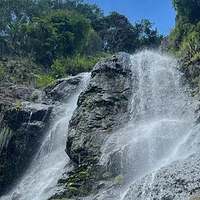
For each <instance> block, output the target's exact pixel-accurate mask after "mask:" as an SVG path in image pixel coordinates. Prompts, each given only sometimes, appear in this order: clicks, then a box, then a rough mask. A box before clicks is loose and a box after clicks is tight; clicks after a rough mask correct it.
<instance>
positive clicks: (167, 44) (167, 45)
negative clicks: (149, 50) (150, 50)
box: [159, 36, 171, 53]
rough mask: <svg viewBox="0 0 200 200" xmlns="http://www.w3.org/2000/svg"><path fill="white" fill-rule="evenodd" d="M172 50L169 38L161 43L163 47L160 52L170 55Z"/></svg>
mask: <svg viewBox="0 0 200 200" xmlns="http://www.w3.org/2000/svg"><path fill="white" fill-rule="evenodd" d="M170 49H171V45H170V42H169V36H166V37H165V38H164V39H163V41H162V42H161V45H160V47H159V51H160V52H161V53H168V52H169V51H170Z"/></svg>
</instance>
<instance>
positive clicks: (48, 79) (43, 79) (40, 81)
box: [34, 74, 55, 88]
mask: <svg viewBox="0 0 200 200" xmlns="http://www.w3.org/2000/svg"><path fill="white" fill-rule="evenodd" d="M54 81H55V79H54V78H53V77H52V76H50V75H48V74H39V75H37V79H36V80H35V83H34V86H35V87H36V88H45V87H46V86H47V85H49V84H50V83H52V82H54Z"/></svg>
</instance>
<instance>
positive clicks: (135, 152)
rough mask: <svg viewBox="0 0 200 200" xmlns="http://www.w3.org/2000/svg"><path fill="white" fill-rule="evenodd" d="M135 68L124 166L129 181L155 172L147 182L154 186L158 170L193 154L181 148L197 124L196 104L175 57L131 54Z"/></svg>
mask: <svg viewBox="0 0 200 200" xmlns="http://www.w3.org/2000/svg"><path fill="white" fill-rule="evenodd" d="M132 67H133V73H134V75H135V76H136V77H137V78H136V79H137V80H136V81H135V82H134V84H136V86H135V87H136V88H135V92H134V95H133V98H132V102H131V116H132V119H131V121H130V122H129V124H128V126H126V127H125V130H124V132H126V137H125V138H124V143H123V147H122V155H123V158H124V159H123V161H122V163H123V164H122V169H123V170H124V171H125V172H124V173H125V174H126V177H127V179H129V180H128V182H129V184H132V183H133V182H134V181H136V180H137V179H138V178H141V177H144V176H145V175H146V174H148V173H150V172H153V173H152V178H151V180H148V183H147V184H148V185H149V188H151V185H152V183H153V180H154V178H153V177H154V173H156V171H157V170H158V169H160V168H161V167H163V166H167V165H169V164H170V163H171V162H172V161H174V160H178V159H180V158H182V157H184V156H188V155H189V154H190V153H192V152H186V151H184V149H183V148H181V147H182V146H183V144H184V142H185V141H186V139H187V137H188V136H189V135H190V133H191V131H192V129H193V127H194V110H195V105H196V103H195V102H194V100H193V99H192V98H191V97H189V94H188V92H187V90H186V88H185V87H184V86H183V85H182V84H181V75H182V74H181V73H180V71H179V66H178V64H177V62H176V61H175V60H173V59H172V58H170V57H167V56H163V55H159V54H156V53H153V52H149V51H144V52H141V53H139V54H136V55H134V56H132ZM133 88H134V85H133ZM127 137H128V139H127ZM121 141H122V140H121ZM121 141H120V144H121ZM127 141H128V142H127ZM125 195H126V192H125V193H124V194H122V196H121V199H123V197H124V196H125ZM144 199H151V197H147V196H145V198H144Z"/></svg>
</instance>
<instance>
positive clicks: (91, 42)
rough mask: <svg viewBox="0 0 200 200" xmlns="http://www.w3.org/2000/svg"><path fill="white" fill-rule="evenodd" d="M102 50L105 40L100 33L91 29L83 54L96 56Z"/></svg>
mask: <svg viewBox="0 0 200 200" xmlns="http://www.w3.org/2000/svg"><path fill="white" fill-rule="evenodd" d="M102 51H103V41H102V40H101V38H100V37H99V36H98V34H97V33H96V32H95V31H94V30H93V29H91V30H90V33H89V37H88V38H87V41H86V43H85V45H84V46H83V49H82V52H81V54H83V55H89V56H95V55H97V54H98V53H100V52H102Z"/></svg>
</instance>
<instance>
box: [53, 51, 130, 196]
mask: <svg viewBox="0 0 200 200" xmlns="http://www.w3.org/2000/svg"><path fill="white" fill-rule="evenodd" d="M131 67H132V65H131V61H130V55H129V54H126V53H119V54H117V55H115V56H112V57H110V58H106V59H104V60H103V61H101V62H99V63H97V64H96V65H95V67H94V69H93V71H92V74H91V79H90V82H89V84H88V87H87V88H86V89H85V90H84V91H83V92H82V93H81V94H80V96H79V99H78V106H77V108H76V110H75V111H74V114H73V116H72V119H71V120H70V123H69V132H68V139H67V147H66V152H67V154H68V155H69V157H70V158H71V161H72V162H73V164H74V167H75V168H74V170H72V171H71V172H68V173H67V174H66V177H63V179H62V180H61V181H62V184H64V185H65V189H64V191H63V192H62V193H61V194H59V193H58V194H56V195H55V196H54V197H53V199H55V198H58V197H59V198H61V197H67V198H75V197H80V196H89V195H90V193H96V191H99V190H100V188H101V187H104V186H105V187H107V186H106V185H107V181H105V182H106V183H104V184H101V183H100V182H99V181H100V180H107V179H111V178H113V179H114V176H113V177H111V176H112V175H110V173H109V172H106V166H104V165H101V164H100V162H99V161H100V157H101V155H102V149H101V148H102V146H103V144H105V141H106V140H107V139H108V138H109V137H110V136H111V135H112V133H113V132H114V131H115V130H116V129H118V128H119V127H121V126H122V125H123V123H124V122H127V121H128V119H129V112H128V106H129V99H130V98H131V94H132V71H131ZM114 185H115V184H114Z"/></svg>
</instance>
